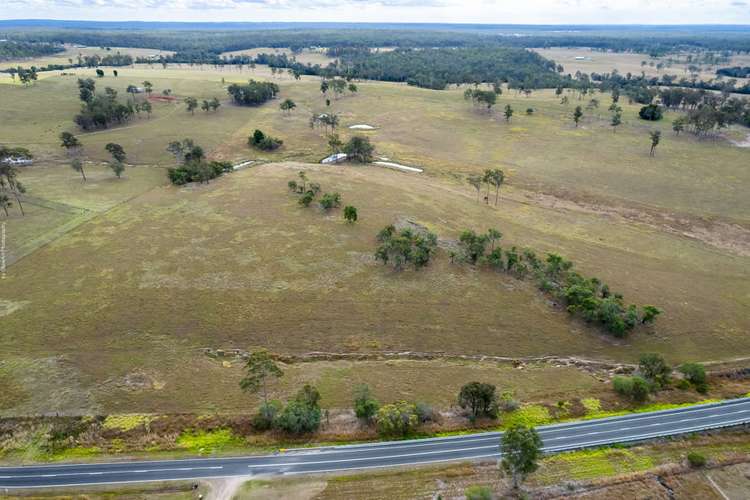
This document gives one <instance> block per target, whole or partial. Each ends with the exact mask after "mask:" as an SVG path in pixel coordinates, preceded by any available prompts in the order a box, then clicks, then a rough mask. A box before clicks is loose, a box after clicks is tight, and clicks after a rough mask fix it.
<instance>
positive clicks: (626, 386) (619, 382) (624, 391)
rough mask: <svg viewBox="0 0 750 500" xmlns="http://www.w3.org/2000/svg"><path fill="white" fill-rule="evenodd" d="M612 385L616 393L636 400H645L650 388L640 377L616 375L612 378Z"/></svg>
mask: <svg viewBox="0 0 750 500" xmlns="http://www.w3.org/2000/svg"><path fill="white" fill-rule="evenodd" d="M612 386H613V388H614V390H615V392H616V393H618V394H620V395H621V396H625V397H628V398H630V399H632V400H633V401H637V402H643V401H646V399H648V395H649V392H650V389H651V387H650V385H649V383H648V382H647V381H646V380H645V379H644V378H642V377H622V376H617V377H615V378H614V379H613V380H612Z"/></svg>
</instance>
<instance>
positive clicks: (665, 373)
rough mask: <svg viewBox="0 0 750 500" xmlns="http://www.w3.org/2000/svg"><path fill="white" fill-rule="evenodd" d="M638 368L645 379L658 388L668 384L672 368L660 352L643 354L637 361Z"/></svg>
mask: <svg viewBox="0 0 750 500" xmlns="http://www.w3.org/2000/svg"><path fill="white" fill-rule="evenodd" d="M638 370H639V371H640V372H641V374H642V375H643V376H644V377H645V378H646V379H648V380H649V381H651V382H653V383H654V384H655V385H656V386H657V387H658V388H662V387H666V386H667V385H669V379H670V375H671V374H672V368H671V367H670V366H669V365H668V364H667V362H666V361H665V360H664V357H663V356H661V355H660V354H656V353H647V354H643V355H642V356H641V359H640V360H639V363H638Z"/></svg>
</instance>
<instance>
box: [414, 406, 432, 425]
mask: <svg viewBox="0 0 750 500" xmlns="http://www.w3.org/2000/svg"><path fill="white" fill-rule="evenodd" d="M417 418H418V419H419V423H420V424H424V423H425V422H432V421H433V420H435V410H433V409H432V406H430V405H428V404H427V403H422V402H419V403H417Z"/></svg>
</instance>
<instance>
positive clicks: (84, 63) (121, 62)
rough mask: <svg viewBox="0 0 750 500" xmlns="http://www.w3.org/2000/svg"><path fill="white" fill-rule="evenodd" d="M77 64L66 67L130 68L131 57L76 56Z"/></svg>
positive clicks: (116, 54) (120, 55) (126, 55)
mask: <svg viewBox="0 0 750 500" xmlns="http://www.w3.org/2000/svg"><path fill="white" fill-rule="evenodd" d="M77 63H78V64H73V63H71V64H70V66H68V67H87V68H96V67H97V66H130V65H132V64H133V57H132V56H131V55H130V54H120V53H119V52H117V53H115V54H106V55H104V56H100V55H98V54H94V55H91V56H81V55H79V56H78V59H77Z"/></svg>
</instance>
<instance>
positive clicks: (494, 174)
mask: <svg viewBox="0 0 750 500" xmlns="http://www.w3.org/2000/svg"><path fill="white" fill-rule="evenodd" d="M484 182H486V183H487V184H488V185H489V186H493V187H494V188H495V206H497V200H498V198H499V196H500V186H502V184H503V182H505V172H503V171H502V170H500V169H499V168H493V169H490V170H485V171H484Z"/></svg>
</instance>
